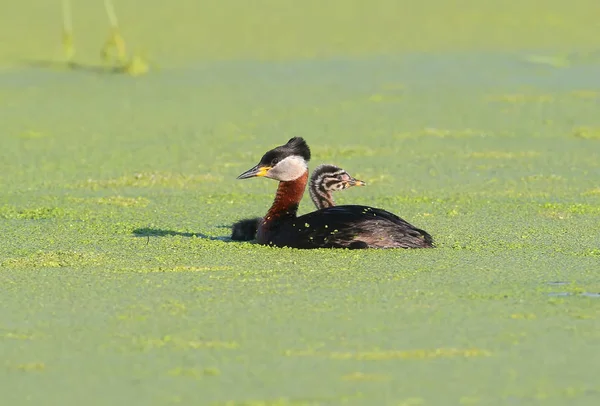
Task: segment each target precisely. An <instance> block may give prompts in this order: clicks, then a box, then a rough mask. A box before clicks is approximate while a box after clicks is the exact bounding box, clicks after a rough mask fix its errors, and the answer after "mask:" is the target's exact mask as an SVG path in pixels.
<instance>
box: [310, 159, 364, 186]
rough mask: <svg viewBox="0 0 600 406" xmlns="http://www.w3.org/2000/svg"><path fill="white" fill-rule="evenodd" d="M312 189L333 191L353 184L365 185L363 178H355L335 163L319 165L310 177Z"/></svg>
mask: <svg viewBox="0 0 600 406" xmlns="http://www.w3.org/2000/svg"><path fill="white" fill-rule="evenodd" d="M310 184H311V189H313V188H314V189H317V190H322V191H324V192H333V191H336V190H344V189H348V188H349V187H352V186H365V185H366V183H365V182H363V181H362V180H359V179H355V178H353V177H352V176H350V174H349V173H348V172H346V171H345V170H343V169H342V168H340V167H337V166H335V165H319V166H317V167H316V168H315V169H314V171H313V174H312V176H311V177H310Z"/></svg>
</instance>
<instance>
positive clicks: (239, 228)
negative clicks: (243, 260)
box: [231, 165, 366, 241]
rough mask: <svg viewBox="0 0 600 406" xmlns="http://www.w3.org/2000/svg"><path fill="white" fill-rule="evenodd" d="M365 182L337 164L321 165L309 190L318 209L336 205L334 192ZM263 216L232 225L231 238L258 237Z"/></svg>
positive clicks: (251, 238) (246, 239)
mask: <svg viewBox="0 0 600 406" xmlns="http://www.w3.org/2000/svg"><path fill="white" fill-rule="evenodd" d="M364 185H366V183H365V182H363V181H362V180H359V179H355V178H353V177H352V176H350V175H349V174H348V172H346V171H345V170H343V169H342V168H339V167H337V166H335V165H319V166H317V167H316V168H315V170H314V171H313V173H312V175H311V176H310V182H309V183H308V192H309V193H310V198H311V200H312V201H313V203H314V204H315V206H316V208H317V209H324V208H326V207H333V206H335V201H334V200H333V192H335V191H337V190H344V189H348V188H349V187H352V186H364ZM262 220H263V218H262V217H255V218H251V219H244V220H240V221H237V222H235V223H233V225H232V226H231V239H232V240H235V241H250V240H253V239H254V238H255V237H256V231H257V230H258V226H259V224H260V222H261V221H262Z"/></svg>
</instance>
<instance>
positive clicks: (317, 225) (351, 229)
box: [276, 205, 433, 248]
mask: <svg viewBox="0 0 600 406" xmlns="http://www.w3.org/2000/svg"><path fill="white" fill-rule="evenodd" d="M277 234H278V237H277V238H276V240H278V241H277V244H276V245H280V244H281V243H285V245H287V246H290V247H297V248H369V247H372V248H393V247H397V248H415V247H428V246H431V245H432V243H433V240H432V238H431V236H430V235H429V234H428V233H427V232H425V231H423V230H421V229H419V228H416V227H414V226H413V225H411V224H410V223H408V222H407V221H405V220H403V219H401V218H400V217H398V216H396V215H394V214H392V213H390V212H388V211H385V210H381V209H377V208H373V207H368V206H358V205H346V206H334V207H329V208H325V209H321V210H317V211H314V212H311V213H308V214H305V215H303V216H300V217H297V218H295V219H293V220H290V221H288V222H285V223H284V224H282V225H281V226H280V228H279V230H278V232H277Z"/></svg>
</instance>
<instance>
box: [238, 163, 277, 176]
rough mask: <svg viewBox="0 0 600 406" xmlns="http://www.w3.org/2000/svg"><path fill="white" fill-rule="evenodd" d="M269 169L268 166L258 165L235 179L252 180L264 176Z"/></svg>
mask: <svg viewBox="0 0 600 406" xmlns="http://www.w3.org/2000/svg"><path fill="white" fill-rule="evenodd" d="M270 169H271V167H270V166H260V164H258V165H256V166H255V167H254V168H251V169H248V170H247V171H246V172H244V173H242V174H241V175H240V176H238V177H237V179H248V178H254V177H256V176H265V175H266V174H267V172H268V171H269V170H270Z"/></svg>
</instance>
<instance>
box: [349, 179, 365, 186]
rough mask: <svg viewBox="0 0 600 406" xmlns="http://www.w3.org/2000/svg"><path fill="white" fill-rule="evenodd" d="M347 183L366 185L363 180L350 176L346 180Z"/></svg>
mask: <svg viewBox="0 0 600 406" xmlns="http://www.w3.org/2000/svg"><path fill="white" fill-rule="evenodd" d="M348 185H349V186H367V184H366V183H365V182H363V181H362V180H360V179H354V178H350V180H349V181H348Z"/></svg>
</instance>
